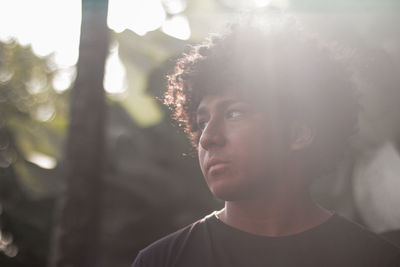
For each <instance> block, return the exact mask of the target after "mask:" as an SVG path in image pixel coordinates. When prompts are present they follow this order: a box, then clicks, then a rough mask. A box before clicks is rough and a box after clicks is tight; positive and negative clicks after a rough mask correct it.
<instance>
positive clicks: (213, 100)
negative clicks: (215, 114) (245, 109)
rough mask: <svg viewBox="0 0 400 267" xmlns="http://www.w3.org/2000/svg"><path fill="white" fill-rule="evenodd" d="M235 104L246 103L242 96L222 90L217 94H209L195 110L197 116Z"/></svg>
mask: <svg viewBox="0 0 400 267" xmlns="http://www.w3.org/2000/svg"><path fill="white" fill-rule="evenodd" d="M236 102H248V101H247V100H246V99H245V98H244V97H243V96H242V95H240V94H239V93H237V92H235V91H233V90H224V91H222V92H220V93H217V94H209V95H206V96H204V97H203V98H202V100H201V101H200V103H199V106H198V108H197V110H196V113H197V114H201V113H204V112H206V111H208V110H210V109H214V108H219V109H223V108H226V107H227V106H229V105H231V104H233V103H236Z"/></svg>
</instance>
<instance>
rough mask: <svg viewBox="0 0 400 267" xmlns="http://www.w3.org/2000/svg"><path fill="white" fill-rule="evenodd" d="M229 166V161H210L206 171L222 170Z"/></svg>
mask: <svg viewBox="0 0 400 267" xmlns="http://www.w3.org/2000/svg"><path fill="white" fill-rule="evenodd" d="M227 164H229V161H228V160H222V159H210V160H209V161H207V165H206V169H207V171H213V170H217V169H220V168H224V167H226V165H227Z"/></svg>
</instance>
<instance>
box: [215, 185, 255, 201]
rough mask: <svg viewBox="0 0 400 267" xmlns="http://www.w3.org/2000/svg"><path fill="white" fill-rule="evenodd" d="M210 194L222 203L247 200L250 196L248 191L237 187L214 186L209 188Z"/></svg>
mask: <svg viewBox="0 0 400 267" xmlns="http://www.w3.org/2000/svg"><path fill="white" fill-rule="evenodd" d="M210 190H211V193H212V194H213V195H214V196H215V197H216V198H218V199H220V200H223V201H238V200H245V199H249V197H250V196H251V195H252V193H251V192H249V190H245V189H244V188H241V187H237V186H229V185H215V186H211V187H210Z"/></svg>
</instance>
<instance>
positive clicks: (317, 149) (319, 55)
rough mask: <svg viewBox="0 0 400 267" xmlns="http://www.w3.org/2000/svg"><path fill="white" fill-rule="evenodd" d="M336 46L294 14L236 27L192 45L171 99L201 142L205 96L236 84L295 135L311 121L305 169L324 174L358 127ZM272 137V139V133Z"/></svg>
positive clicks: (351, 88) (174, 77) (172, 80)
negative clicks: (296, 127)
mask: <svg viewBox="0 0 400 267" xmlns="http://www.w3.org/2000/svg"><path fill="white" fill-rule="evenodd" d="M338 58H339V56H338V51H335V49H333V48H332V46H327V45H325V44H322V43H321V42H320V41H319V40H318V39H317V38H315V37H311V36H310V35H308V34H307V33H306V32H305V30H303V29H302V28H301V27H299V26H298V24H297V23H295V22H293V21H291V20H284V21H280V22H275V23H274V24H270V25H266V26H265V27H264V28H262V29H260V28H257V27H253V26H248V25H247V26H246V25H234V26H231V27H230V29H229V31H228V32H227V33H225V34H221V35H218V36H217V35H214V36H211V37H210V38H208V39H207V40H206V41H205V42H204V43H202V44H200V45H197V46H193V47H192V48H191V50H190V52H189V53H187V54H184V56H183V57H182V58H180V59H179V60H178V61H177V64H176V66H175V69H174V72H173V73H172V74H170V75H168V91H167V93H166V94H165V103H166V104H167V105H169V106H170V107H171V108H172V109H173V111H174V118H175V119H176V120H177V121H178V122H179V123H180V124H181V125H182V126H183V127H184V128H185V131H186V132H187V133H188V135H189V137H190V139H191V141H192V144H193V146H194V147H195V148H197V145H198V141H199V136H200V130H199V128H198V126H197V123H196V110H197V107H198V105H199V103H200V101H201V100H202V98H203V97H204V96H206V95H211V94H218V93H220V92H222V91H224V90H235V91H237V92H238V93H239V94H241V95H243V97H244V98H246V100H249V101H252V102H254V104H255V105H258V106H260V107H265V108H267V109H268V110H269V111H271V112H272V113H276V114H277V115H276V116H277V117H278V121H279V125H280V127H283V129H285V131H286V134H287V136H289V135H290V126H291V125H293V123H294V122H300V123H306V124H308V125H310V126H311V127H313V129H314V130H315V132H316V137H315V139H314V142H313V144H312V145H311V147H310V148H309V149H307V150H306V151H302V153H304V155H306V156H307V158H308V159H309V160H308V161H309V162H308V163H309V164H308V166H307V168H310V169H313V170H314V171H316V172H318V174H320V172H324V171H327V169H330V168H331V167H333V166H335V165H336V163H337V161H338V159H339V158H341V157H342V156H343V152H344V151H345V148H346V146H348V139H349V137H350V136H351V135H352V134H353V133H354V132H355V128H356V127H355V126H356V122H357V111H358V105H357V99H356V92H355V91H356V90H355V85H354V83H353V82H352V80H351V77H350V73H349V72H348V70H347V69H346V68H345V66H344V64H343V63H342V61H339V60H338ZM266 138H268V137H266Z"/></svg>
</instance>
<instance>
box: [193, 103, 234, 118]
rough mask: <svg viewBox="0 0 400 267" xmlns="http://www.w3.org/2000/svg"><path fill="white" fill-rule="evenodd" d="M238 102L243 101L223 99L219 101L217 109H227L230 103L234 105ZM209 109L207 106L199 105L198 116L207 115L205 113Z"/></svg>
mask: <svg viewBox="0 0 400 267" xmlns="http://www.w3.org/2000/svg"><path fill="white" fill-rule="evenodd" d="M237 102H242V101H241V100H238V99H228V100H223V101H220V102H218V103H217V104H216V109H219V110H221V109H225V108H226V107H228V106H229V105H232V104H234V103H237ZM207 110H208V109H207V108H206V107H205V106H203V107H199V108H198V109H197V111H196V116H199V115H205V114H206V113H207Z"/></svg>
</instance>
